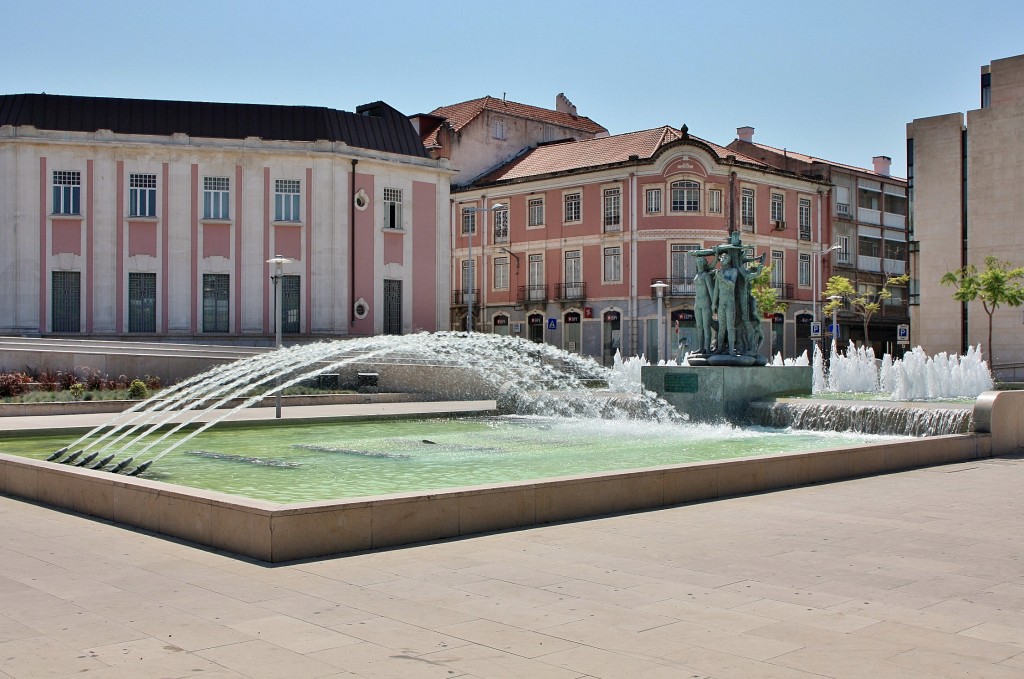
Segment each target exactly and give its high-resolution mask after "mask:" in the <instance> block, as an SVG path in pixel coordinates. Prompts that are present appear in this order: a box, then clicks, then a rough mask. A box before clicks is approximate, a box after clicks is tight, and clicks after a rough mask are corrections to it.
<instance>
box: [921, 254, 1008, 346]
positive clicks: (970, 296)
mask: <svg viewBox="0 0 1024 679" xmlns="http://www.w3.org/2000/svg"><path fill="white" fill-rule="evenodd" d="M1011 267H1013V265H1012V264H1011V263H1010V262H1003V261H1001V260H1000V259H999V258H998V257H986V258H985V270H984V271H978V268H977V267H976V266H974V265H973V264H968V265H967V266H965V267H963V268H962V269H957V270H956V271H947V272H946V274H945V275H944V276H943V277H942V280H941V281H940V282H941V283H942V284H943V285H952V286H953V287H955V288H956V292H954V293H953V299H955V300H956V301H958V302H973V301H974V300H976V299H980V300H981V306H982V307H983V308H984V309H985V313H986V314H988V360H989V361H993V360H994V357H993V356H992V315H993V314H994V313H995V312H996V309H998V308H999V305H1000V304H1005V305H1006V306H1020V305H1021V304H1024V288H1022V287H1021V284H1020V283H1018V282H1017V281H1018V280H1020V279H1021V278H1024V267H1016V268H1011Z"/></svg>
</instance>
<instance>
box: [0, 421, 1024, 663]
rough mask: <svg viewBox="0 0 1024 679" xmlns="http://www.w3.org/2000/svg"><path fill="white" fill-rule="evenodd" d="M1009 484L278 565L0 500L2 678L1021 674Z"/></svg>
mask: <svg viewBox="0 0 1024 679" xmlns="http://www.w3.org/2000/svg"><path fill="white" fill-rule="evenodd" d="M5 419H9V418H5ZM6 424H7V425H11V424H13V422H8V423H6ZM22 425H23V426H27V425H25V423H22ZM1022 489H1024V458H1022V457H1004V458H995V459H988V460H982V461H975V462H970V463H959V464H953V465H946V466H941V467H933V468H928V469H920V470H915V471H910V472H904V473H899V474H891V475H886V476H877V477H871V478H864V479H857V480H852V481H845V482H841V483H834V484H828V485H819V486H813V487H806V488H797V489H791V490H786V491H781V492H774V493H767V494H762V495H755V496H747V497H739V498H733V499H726V500H719V501H715V502H708V503H701V504H694V505H688V506H681V507H674V508H669V509H662V510H657V511H649V512H642V513H636V514H629V515H621V516H612V517H606V518H600V519H595V520H589V521H579V522H572V523H565V524H558V525H547V526H541V527H536V528H529V529H524V530H516V531H509V532H503V533H498V534H491V535H484V536H479V537H473V538H466V539H460V540H451V541H445V542H438V543H432V544H425V545H418V546H413V547H408V548H402V549H394V550H385V551H378V552H372V553H365V554H355V555H348V556H342V557H335V558H323V559H316V560H311V561H304V562H294V563H290V564H285V565H279V566H268V565H266V564H262V563H258V562H253V561H248V560H245V559H240V558H237V557H234V556H232V555H230V554H225V553H217V552H212V551H208V550H203V549H199V548H196V547H194V546H191V545H189V544H187V543H183V542H179V541H175V540H171V539H167V538H163V537H160V536H157V535H152V534H148V533H143V532H139V531H135V530H131V529H125V528H122V527H119V526H117V525H113V524H110V523H107V522H104V521H99V520H94V519H89V518H86V517H83V516H79V515H76V514H71V513H65V512H60V511H56V510H52V509H48V508H46V507H42V506H39V505H35V504H30V503H26V502H22V501H19V500H16V499H13V498H10V497H5V496H0V679H9V678H13V679H29V678H36V677H39V678H46V679H55V678H59V677H79V678H83V679H115V678H117V679H128V678H132V679H137V678H146V677H198V678H204V679H210V678H217V679H229V678H231V679H239V678H242V677H252V678H278V677H280V678H287V679H305V678H312V677H323V678H337V679H340V678H342V677H351V678H358V677H363V678H365V679H376V678H388V677H396V678H400V679H410V678H417V677H426V678H438V679H440V678H445V679H447V678H454V677H467V678H470V677H480V678H483V677H529V678H531V679H547V678H551V679H572V678H576V677H602V678H609V679H612V678H614V679H619V678H628V679H648V678H661V677H664V678H672V679H676V678H682V679H686V678H697V677H713V678H715V679H759V678H769V679H782V678H787V679H788V678H792V679H820V678H821V677H835V678H864V679H868V678H870V679H883V678H886V677H906V678H915V679H916V678H921V677H926V678H929V679H931V678H946V677H948V678H954V677H964V678H967V677H970V678H972V679H975V678H985V679H989V678H991V679H1003V678H1006V679H1009V678H1011V677H1013V678H1015V679H1020V678H1021V677H1024V521H1022V519H1024V492H1022Z"/></svg>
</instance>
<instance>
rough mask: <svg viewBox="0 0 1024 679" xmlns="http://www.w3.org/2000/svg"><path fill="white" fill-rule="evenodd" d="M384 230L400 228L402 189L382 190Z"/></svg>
mask: <svg viewBox="0 0 1024 679" xmlns="http://www.w3.org/2000/svg"><path fill="white" fill-rule="evenodd" d="M384 228H385V229H401V228H402V189H389V188H385V189H384Z"/></svg>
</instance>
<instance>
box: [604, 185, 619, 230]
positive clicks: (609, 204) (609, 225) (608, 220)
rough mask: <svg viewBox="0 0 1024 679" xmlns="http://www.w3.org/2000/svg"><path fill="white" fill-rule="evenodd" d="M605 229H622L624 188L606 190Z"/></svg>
mask: <svg viewBox="0 0 1024 679" xmlns="http://www.w3.org/2000/svg"><path fill="white" fill-rule="evenodd" d="M604 230H605V231H621V230H622V189H619V188H613V189H605V190H604Z"/></svg>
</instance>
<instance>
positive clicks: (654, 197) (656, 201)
mask: <svg viewBox="0 0 1024 679" xmlns="http://www.w3.org/2000/svg"><path fill="white" fill-rule="evenodd" d="M644 195H645V197H646V200H645V201H644V209H645V210H646V211H647V214H649V215H656V214H658V213H660V212H661V189H647V191H646V192H645V193H644Z"/></svg>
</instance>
